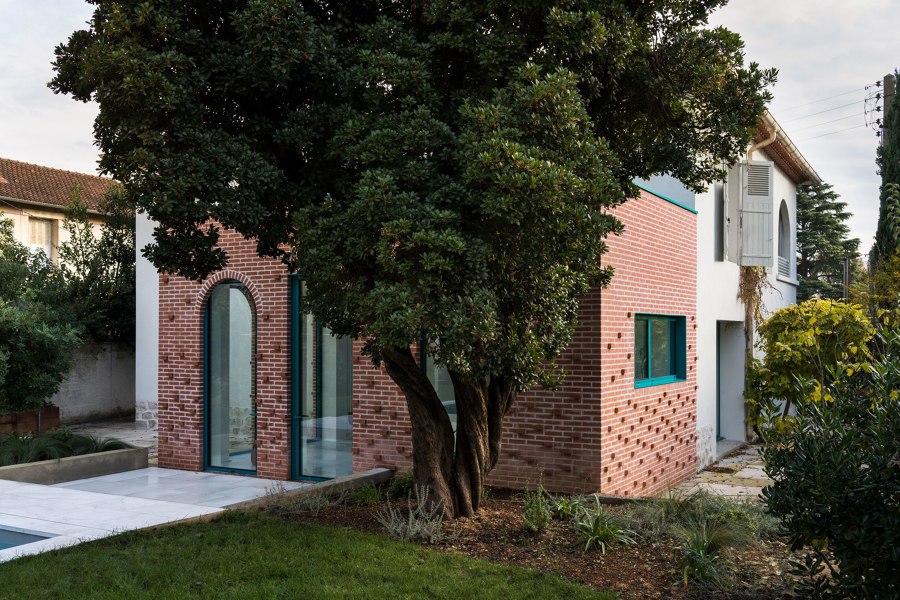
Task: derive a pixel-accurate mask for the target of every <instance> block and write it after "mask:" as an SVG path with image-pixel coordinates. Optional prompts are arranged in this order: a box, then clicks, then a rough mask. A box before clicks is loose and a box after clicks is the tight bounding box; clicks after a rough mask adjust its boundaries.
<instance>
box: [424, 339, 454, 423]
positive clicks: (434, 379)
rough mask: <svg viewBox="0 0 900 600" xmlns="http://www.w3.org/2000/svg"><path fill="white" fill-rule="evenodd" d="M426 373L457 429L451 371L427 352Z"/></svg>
mask: <svg viewBox="0 0 900 600" xmlns="http://www.w3.org/2000/svg"><path fill="white" fill-rule="evenodd" d="M425 374H426V375H427V376H428V379H429V381H431V385H433V386H434V390H435V391H436V392H437V395H438V398H440V399H441V402H442V403H443V405H444V408H445V409H447V415H448V416H449V417H450V425H451V426H452V427H453V431H456V394H455V393H454V392H453V381H451V379H450V372H449V371H447V367H439V366H437V365H436V364H434V361H432V360H431V358H430V357H429V356H428V355H427V354H426V355H425Z"/></svg>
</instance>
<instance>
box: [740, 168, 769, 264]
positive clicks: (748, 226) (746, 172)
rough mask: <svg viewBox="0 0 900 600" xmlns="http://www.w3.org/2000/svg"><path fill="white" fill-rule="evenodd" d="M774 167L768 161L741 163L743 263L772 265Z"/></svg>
mask: <svg viewBox="0 0 900 600" xmlns="http://www.w3.org/2000/svg"><path fill="white" fill-rule="evenodd" d="M773 171H774V167H773V164H772V163H771V162H768V161H756V160H751V161H748V162H745V163H742V165H741V184H742V191H743V193H744V201H743V210H742V211H741V225H742V229H743V231H742V232H741V234H742V237H741V240H742V242H743V245H742V249H741V265H744V266H754V267H771V266H772V249H773V239H772V237H773V229H772V197H773V194H772V176H773Z"/></svg>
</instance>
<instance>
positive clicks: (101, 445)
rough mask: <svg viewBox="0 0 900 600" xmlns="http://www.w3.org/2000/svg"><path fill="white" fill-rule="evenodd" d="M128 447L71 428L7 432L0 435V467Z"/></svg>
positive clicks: (117, 441) (122, 443) (109, 439)
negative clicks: (29, 433) (39, 431)
mask: <svg viewBox="0 0 900 600" xmlns="http://www.w3.org/2000/svg"><path fill="white" fill-rule="evenodd" d="M131 447H132V446H131V445H130V444H127V443H125V442H123V441H120V440H116V439H113V438H105V439H104V438H95V437H93V436H90V435H82V434H78V433H71V432H62V433H60V432H59V431H50V432H47V433H42V434H37V435H18V434H15V433H11V434H5V435H0V467H5V466H8V465H18V464H23V463H30V462H37V461H41V460H56V459H60V458H65V457H67V456H79V455H82V454H94V453H96V452H108V451H110V450H122V449H125V448H131Z"/></svg>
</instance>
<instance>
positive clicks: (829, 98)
mask: <svg viewBox="0 0 900 600" xmlns="http://www.w3.org/2000/svg"><path fill="white" fill-rule="evenodd" d="M866 89H868V86H866V87H861V88H856V89H855V90H850V91H849V92H844V93H843V94H835V95H834V96H828V97H827V98H819V99H818V100H813V101H812V102H806V103H804V104H795V105H794V106H789V107H788V108H781V109H779V112H787V111H789V110H794V109H795V108H803V107H804V106H809V105H810V104H818V103H819V102H825V101H826V100H832V99H834V98H840V97H841V96H849V95H850V94H856V93H857V92H862V91H865V90H866Z"/></svg>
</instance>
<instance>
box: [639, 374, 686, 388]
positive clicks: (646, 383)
mask: <svg viewBox="0 0 900 600" xmlns="http://www.w3.org/2000/svg"><path fill="white" fill-rule="evenodd" d="M683 381H687V380H686V379H685V378H684V377H678V376H677V375H670V376H669V377H660V378H658V379H642V380H640V381H635V382H634V388H635V389H640V388H648V387H655V386H657V385H666V384H668V383H681V382H683Z"/></svg>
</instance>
